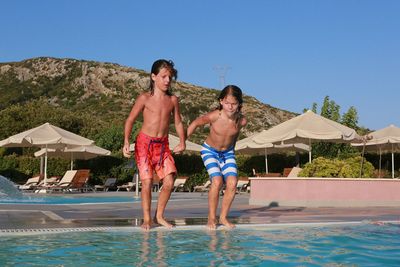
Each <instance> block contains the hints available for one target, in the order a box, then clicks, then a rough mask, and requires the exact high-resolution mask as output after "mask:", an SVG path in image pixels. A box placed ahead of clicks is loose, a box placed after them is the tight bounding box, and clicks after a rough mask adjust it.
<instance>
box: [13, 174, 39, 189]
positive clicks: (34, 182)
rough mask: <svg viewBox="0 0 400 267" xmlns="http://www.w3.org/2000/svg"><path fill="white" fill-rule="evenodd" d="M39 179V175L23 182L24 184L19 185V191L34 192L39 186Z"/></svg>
mask: <svg viewBox="0 0 400 267" xmlns="http://www.w3.org/2000/svg"><path fill="white" fill-rule="evenodd" d="M40 178H41V176H40V175H36V176H33V177H31V178H29V179H28V180H27V181H26V182H25V184H22V185H19V186H18V189H20V190H34V189H35V188H36V187H37V186H38V185H39V182H40Z"/></svg>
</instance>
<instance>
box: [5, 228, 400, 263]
mask: <svg viewBox="0 0 400 267" xmlns="http://www.w3.org/2000/svg"><path fill="white" fill-rule="evenodd" d="M113 229H115V230H113ZM182 229H183V230H182ZM399 234H400V226H399V225H398V224H390V223H387V224H384V225H372V224H367V223H365V224H353V225H352V224H339V225H325V226H307V225H301V226H292V227H274V226H273V225H264V226H252V225H245V226H239V227H238V229H235V230H231V231H225V230H218V231H206V230H205V228H204V226H202V227H199V226H198V227H186V228H179V227H178V228H176V229H175V230H163V229H162V228H158V229H155V230H152V231H150V232H142V231H141V230H139V229H138V228H136V227H129V228H110V229H107V230H103V231H88V232H71V233H68V232H65V233H57V234H38V235H27V236H25V235H9V236H8V235H5V236H4V235H3V236H1V235H0V239H1V241H2V242H1V243H0V262H2V263H3V264H5V266H25V265H29V266H399V264H400V239H399V238H398V237H399Z"/></svg>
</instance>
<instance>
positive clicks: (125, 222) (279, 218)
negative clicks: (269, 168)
mask: <svg viewBox="0 0 400 267" xmlns="http://www.w3.org/2000/svg"><path fill="white" fill-rule="evenodd" d="M94 194H95V195H96V196H133V194H134V193H132V192H105V193H103V192H101V193H87V194H86V193H85V194H79V195H76V194H72V196H73V195H76V196H82V195H88V196H89V195H91V196H93V195H94ZM157 197H158V196H157V194H156V193H154V194H153V200H154V201H153V206H152V212H154V210H155V205H156V202H155V201H156V200H157ZM207 209H208V207H207V194H201V193H173V194H172V196H171V199H170V201H169V202H168V206H167V209H166V213H165V216H166V218H167V220H169V221H171V222H172V223H174V224H176V225H202V224H205V223H206V217H207ZM230 217H231V219H232V221H234V222H236V223H239V224H240V223H244V224H285V223H288V224H289V223H317V222H322V223H331V222H361V221H371V222H379V221H396V222H400V208H399V207H363V208H360V207H357V208H333V207H332V208H329V207H325V208H306V207H300V206H299V207H279V206H276V207H266V206H254V205H249V195H248V194H246V193H244V194H238V195H236V198H235V201H234V203H233V205H232V208H231V212H230ZM141 218H142V211H141V204H140V202H137V203H106V204H81V205H42V204H38V205H36V204H35V205H32V204H29V205H26V204H0V230H5V229H44V228H46V229H51V228H80V227H110V226H138V225H140V224H141Z"/></svg>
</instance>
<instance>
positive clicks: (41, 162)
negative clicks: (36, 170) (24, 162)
mask: <svg viewBox="0 0 400 267" xmlns="http://www.w3.org/2000/svg"><path fill="white" fill-rule="evenodd" d="M43 168H44V158H43V156H41V157H40V175H41V176H43Z"/></svg>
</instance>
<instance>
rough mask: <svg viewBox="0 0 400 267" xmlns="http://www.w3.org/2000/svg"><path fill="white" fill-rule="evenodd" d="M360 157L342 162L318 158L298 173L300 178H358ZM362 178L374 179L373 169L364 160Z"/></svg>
mask: <svg viewBox="0 0 400 267" xmlns="http://www.w3.org/2000/svg"><path fill="white" fill-rule="evenodd" d="M361 159H362V158H361V157H360V156H357V157H352V158H347V159H344V160H339V159H326V158H323V157H318V158H316V159H314V160H313V161H312V162H311V163H307V164H306V165H305V166H304V168H303V170H302V171H301V172H300V173H299V176H300V177H335V178H336V177H341V178H358V177H360V169H361ZM362 177H374V167H373V166H372V164H371V163H370V162H368V161H366V160H364V164H363V174H362Z"/></svg>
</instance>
